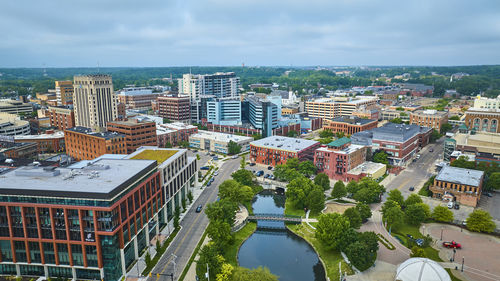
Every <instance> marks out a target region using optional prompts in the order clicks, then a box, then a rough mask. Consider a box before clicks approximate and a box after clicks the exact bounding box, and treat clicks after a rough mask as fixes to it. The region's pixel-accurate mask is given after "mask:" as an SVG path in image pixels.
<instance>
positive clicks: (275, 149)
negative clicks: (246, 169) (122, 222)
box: [250, 136, 320, 166]
mask: <svg viewBox="0 0 500 281" xmlns="http://www.w3.org/2000/svg"><path fill="white" fill-rule="evenodd" d="M318 147H320V143H319V142H317V141H313V140H305V139H296V138H289V137H282V136H272V137H267V138H263V139H260V140H256V141H253V142H251V143H250V162H252V163H257V164H263V165H268V166H276V165H282V164H285V163H286V161H287V160H288V159H290V158H298V159H299V161H304V160H310V161H313V160H314V151H315V150H316V149H317V148H318Z"/></svg>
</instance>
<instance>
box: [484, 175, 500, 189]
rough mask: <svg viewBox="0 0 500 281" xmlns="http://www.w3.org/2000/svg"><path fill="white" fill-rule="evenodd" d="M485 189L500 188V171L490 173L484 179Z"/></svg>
mask: <svg viewBox="0 0 500 281" xmlns="http://www.w3.org/2000/svg"><path fill="white" fill-rule="evenodd" d="M484 189H485V190H488V191H489V190H493V189H500V172H496V173H492V174H491V175H490V176H489V177H488V181H486V184H485V187H484Z"/></svg>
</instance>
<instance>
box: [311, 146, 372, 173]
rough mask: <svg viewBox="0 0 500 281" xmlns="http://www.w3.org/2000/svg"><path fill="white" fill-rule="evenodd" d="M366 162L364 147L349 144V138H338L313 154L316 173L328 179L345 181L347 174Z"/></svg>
mask: <svg viewBox="0 0 500 281" xmlns="http://www.w3.org/2000/svg"><path fill="white" fill-rule="evenodd" d="M365 160H366V147H364V146H361V145H355V144H351V140H350V139H349V138H340V139H338V140H335V141H332V142H331V143H329V144H327V146H326V147H321V148H318V149H317V150H316V151H315V152H314V165H315V166H316V167H317V168H318V172H321V173H325V174H327V175H328V177H329V178H331V179H335V180H342V181H347V180H348V177H347V172H349V171H350V170H351V169H353V168H355V167H357V166H358V165H361V164H362V163H364V162H365Z"/></svg>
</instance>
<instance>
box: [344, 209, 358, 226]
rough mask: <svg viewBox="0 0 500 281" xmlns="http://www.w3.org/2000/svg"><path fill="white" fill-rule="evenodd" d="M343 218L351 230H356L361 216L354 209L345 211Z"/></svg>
mask: <svg viewBox="0 0 500 281" xmlns="http://www.w3.org/2000/svg"><path fill="white" fill-rule="evenodd" d="M343 216H344V217H346V218H347V219H348V220H349V225H350V226H351V227H352V228H356V229H358V228H359V227H360V226H361V224H362V220H361V215H360V214H359V211H358V210H357V209H356V208H355V207H351V208H348V209H346V210H345V211H344V214H343Z"/></svg>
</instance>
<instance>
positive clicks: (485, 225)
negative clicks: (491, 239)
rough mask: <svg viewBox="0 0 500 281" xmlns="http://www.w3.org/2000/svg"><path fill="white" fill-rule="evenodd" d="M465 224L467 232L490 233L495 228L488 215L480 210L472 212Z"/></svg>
mask: <svg viewBox="0 0 500 281" xmlns="http://www.w3.org/2000/svg"><path fill="white" fill-rule="evenodd" d="M466 223H467V228H468V229H469V230H471V231H476V232H486V233H490V232H493V230H495V227H496V225H495V223H494V222H493V218H492V217H491V215H490V213H488V212H486V211H484V210H481V209H476V210H474V211H473V212H472V213H471V214H470V215H469V217H468V218H467V220H466Z"/></svg>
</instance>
